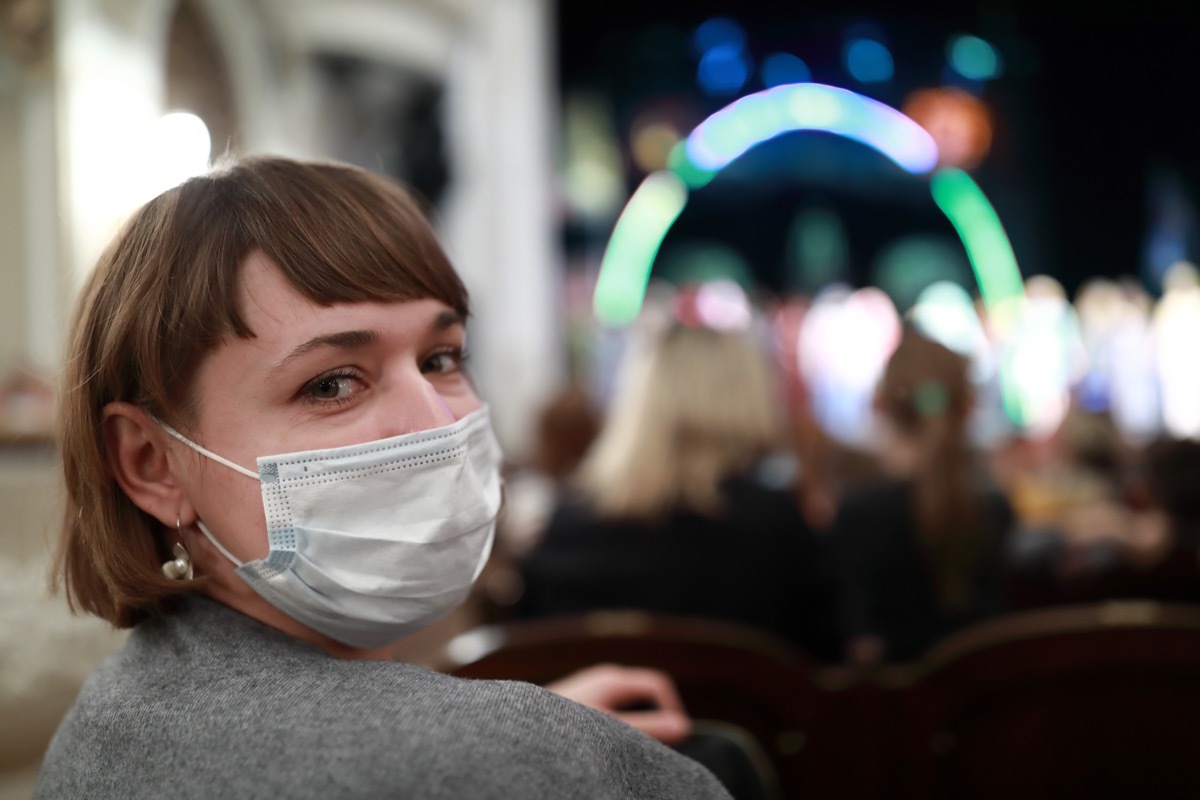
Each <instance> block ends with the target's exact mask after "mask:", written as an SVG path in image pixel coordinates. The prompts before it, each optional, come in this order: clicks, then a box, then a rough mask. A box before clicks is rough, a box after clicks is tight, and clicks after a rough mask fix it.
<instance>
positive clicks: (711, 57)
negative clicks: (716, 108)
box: [696, 44, 750, 94]
mask: <svg viewBox="0 0 1200 800" xmlns="http://www.w3.org/2000/svg"><path fill="white" fill-rule="evenodd" d="M746 60H747V58H746V55H745V54H744V53H743V51H742V48H741V47H740V46H738V45H733V44H719V45H717V46H716V47H712V48H709V50H708V52H706V53H705V54H704V55H703V56H702V57H701V58H700V64H699V66H697V67H696V82H697V83H699V84H700V88H702V89H703V90H704V91H706V92H708V93H709V94H737V93H738V92H739V91H741V88H742V87H743V86H745V85H746V79H747V78H749V77H750V68H749V65H747V63H746Z"/></svg>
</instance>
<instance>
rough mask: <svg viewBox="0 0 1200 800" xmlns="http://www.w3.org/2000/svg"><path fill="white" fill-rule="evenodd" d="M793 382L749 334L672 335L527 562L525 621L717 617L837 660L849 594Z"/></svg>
mask: <svg viewBox="0 0 1200 800" xmlns="http://www.w3.org/2000/svg"><path fill="white" fill-rule="evenodd" d="M780 406H781V401H780V398H779V391H778V387H777V385H776V382H775V378H774V375H773V372H772V369H771V365H770V363H769V361H768V359H767V357H766V356H765V354H764V353H763V352H762V351H761V350H760V349H759V348H758V347H757V346H756V345H755V344H754V343H753V342H752V341H751V340H750V339H749V338H748V337H747V336H746V335H745V334H744V333H742V332H737V331H721V330H714V329H711V328H705V327H692V326H688V325H685V324H682V323H679V324H675V325H674V326H673V327H671V328H669V329H668V330H666V331H665V332H664V333H662V334H661V335H660V336H659V337H657V338H656V339H655V340H654V341H652V342H651V343H650V344H649V345H648V346H647V347H646V349H645V352H643V353H640V354H637V355H636V356H635V358H634V359H633V360H632V361H631V362H630V363H629V367H628V372H627V374H626V375H625V376H624V382H623V384H622V386H621V387H620V388H619V389H618V392H617V396H616V398H615V400H614V403H613V408H612V410H611V413H610V415H609V418H608V421H607V423H606V424H605V426H604V428H603V430H602V431H601V433H600V436H599V438H598V439H597V441H596V443H595V445H594V447H593V449H592V450H591V451H590V452H589V454H588V455H587V457H586V459H585V461H584V462H583V464H582V466H581V472H580V475H579V479H578V482H577V483H578V488H579V491H578V494H577V496H576V497H574V498H572V499H570V500H568V501H567V502H565V503H564V504H562V505H561V506H560V507H559V508H558V509H557V510H556V512H555V513H554V515H553V517H552V518H551V521H550V523H549V525H548V527H547V530H546V533H545V536H544V538H543V540H542V542H541V544H540V545H539V546H538V547H537V548H536V549H535V550H534V552H533V553H532V554H531V556H530V557H529V559H528V561H527V563H526V564H525V565H524V569H523V577H524V583H525V592H524V595H523V597H522V599H521V601H520V602H519V604H518V613H519V614H521V615H523V616H548V615H554V614H569V613H578V612H583V611H589V610H596V609H606V608H634V609H641V610H646V611H652V612H657V613H662V614H674V615H686V616H698V617H711V618H718V619H724V620H729V621H734V622H740V623H743V624H747V625H752V626H756V627H760V628H763V629H767V630H770V631H772V632H774V633H776V634H779V635H782V636H785V637H787V638H789V639H791V640H792V641H793V642H794V643H796V644H798V645H799V646H800V647H802V648H804V649H805V650H807V651H808V652H809V653H810V654H811V655H813V656H814V657H816V658H819V659H827V658H832V657H833V656H834V655H835V649H836V641H835V639H836V637H835V633H834V616H833V611H834V589H833V585H832V583H831V581H830V578H829V574H828V571H827V565H826V563H825V557H824V553H823V550H822V548H821V545H820V542H819V540H818V539H817V537H816V536H814V535H813V533H812V532H811V531H810V529H809V528H808V526H807V525H806V524H805V522H804V519H803V517H802V515H801V513H800V510H799V501H798V498H797V497H796V495H795V493H794V492H793V491H792V487H793V486H794V485H795V481H794V478H793V474H794V467H792V466H790V465H788V464H787V462H786V460H784V462H783V465H784V468H783V469H780V468H779V467H780V465H781V461H780V459H779V458H778V449H779V448H780V446H781V444H782V442H783V441H784V436H783V430H782V420H783V413H782V409H781V407H780Z"/></svg>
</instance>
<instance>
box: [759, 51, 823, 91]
mask: <svg viewBox="0 0 1200 800" xmlns="http://www.w3.org/2000/svg"><path fill="white" fill-rule="evenodd" d="M760 72H761V74H762V82H763V85H764V86H766V87H767V88H768V89H770V88H771V87H772V86H782V85H783V84H785V83H807V82H809V81H811V80H812V73H811V72H810V71H809V69H808V64H805V63H804V62H803V61H802V60H801V59H800V58H799V57H798V56H794V55H792V54H791V53H772V54H771V55H769V56H767V57H766V58H764V59H763V63H762V68H761V70H760Z"/></svg>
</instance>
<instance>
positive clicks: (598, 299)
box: [592, 171, 687, 327]
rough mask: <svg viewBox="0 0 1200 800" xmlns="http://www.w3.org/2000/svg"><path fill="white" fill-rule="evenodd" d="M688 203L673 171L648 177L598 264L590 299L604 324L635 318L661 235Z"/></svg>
mask: <svg viewBox="0 0 1200 800" xmlns="http://www.w3.org/2000/svg"><path fill="white" fill-rule="evenodd" d="M686 204H687V186H685V185H684V183H683V181H682V180H680V179H679V177H678V176H676V175H675V174H674V173H671V172H666V171H662V172H655V173H653V174H651V175H648V176H646V179H645V180H644V181H642V184H641V185H640V186H639V187H638V188H637V190H636V191H635V192H634V193H633V196H632V197H631V198H629V203H628V204H627V205H626V206H625V210H624V211H623V212H621V216H620V217H619V218H618V219H617V224H616V227H615V228H614V229H613V233H612V237H611V238H610V239H609V242H608V247H607V248H606V249H605V251H604V257H603V259H602V261H601V264H600V276H599V278H598V279H597V281H596V294H595V297H594V299H593V301H592V305H593V310H594V311H595V313H596V317H597V319H599V320H600V321H601V322H603V323H604V324H606V325H609V326H614V327H619V326H623V325H628V324H629V323H630V322H633V320H635V319H636V318H637V315H638V312H639V311H640V310H641V307H642V300H643V298H644V297H645V293H646V283H647V281H648V280H649V278H650V268H651V267H652V266H653V264H654V257H655V256H656V255H657V254H658V248H659V247H660V246H661V245H662V240H663V237H664V236H666V234H667V231H668V230H669V229H670V228H671V225H672V224H674V222H675V220H676V218H678V217H679V214H680V213H681V212H682V211H683V207H684V205H686Z"/></svg>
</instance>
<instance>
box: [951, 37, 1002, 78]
mask: <svg viewBox="0 0 1200 800" xmlns="http://www.w3.org/2000/svg"><path fill="white" fill-rule="evenodd" d="M946 51H947V52H946V56H947V58H948V60H949V62H950V66H951V67H953V68H954V69H955V71H956V72H958V74H959V75H962V76H963V77H964V78H967V79H969V80H973V81H987V80H991V79H992V78H996V77H998V76H999V75H1000V72H1001V65H1002V62H1001V59H1000V54H999V53H997V52H996V48H994V47H992V45H990V44H989V43H988V42H986V41H984V40H983V39H980V38H979V37H978V36H969V35H966V34H960V35H958V36H955V37H954V38H952V39H951V40H950V43H949V45H947V47H946Z"/></svg>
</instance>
